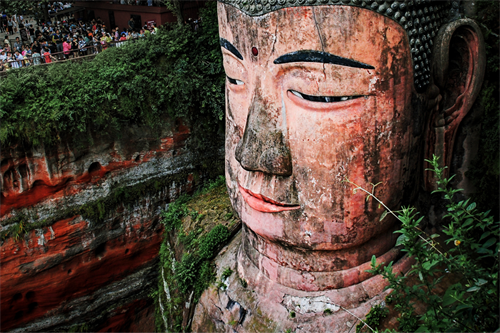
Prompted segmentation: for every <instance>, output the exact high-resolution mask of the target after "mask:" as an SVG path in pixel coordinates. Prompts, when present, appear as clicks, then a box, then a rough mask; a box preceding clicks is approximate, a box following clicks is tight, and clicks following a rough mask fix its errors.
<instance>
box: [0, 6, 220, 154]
mask: <svg viewBox="0 0 500 333" xmlns="http://www.w3.org/2000/svg"><path fill="white" fill-rule="evenodd" d="M200 12H201V16H202V18H203V24H202V25H201V28H200V29H198V30H197V31H193V30H192V29H191V28H190V27H189V26H182V27H179V26H177V25H176V26H172V27H167V28H161V29H160V30H159V32H158V33H157V34H156V35H150V36H149V37H147V38H145V39H143V40H138V41H137V42H136V43H131V44H127V45H124V46H123V47H120V48H109V49H107V50H105V51H103V52H102V53H100V54H99V55H97V56H96V58H95V59H94V60H92V61H87V62H82V63H75V62H66V63H60V64H58V63H56V64H52V65H50V66H33V67H27V68H24V69H19V70H12V71H10V72H9V73H8V74H7V76H6V77H5V78H3V79H2V80H1V81H0V105H1V106H2V107H1V108H0V120H1V122H2V127H1V129H0V142H1V143H2V145H4V146H8V145H14V144H16V143H25V144H33V145H38V144H42V143H45V144H51V143H52V144H55V143H57V142H59V141H60V140H61V138H64V137H72V138H77V137H82V136H84V137H86V138H87V139H89V140H91V133H113V134H114V135H119V133H120V130H121V129H122V128H125V127H127V126H130V125H132V124H137V125H147V126H149V127H151V128H152V129H156V130H157V131H158V133H159V130H160V129H161V126H162V121H160V120H161V119H163V118H165V117H166V116H168V117H171V118H177V117H185V118H187V119H196V120H197V119H198V117H201V116H203V117H204V119H203V121H200V122H197V123H196V124H197V125H198V126H201V127H203V128H204V129H206V130H207V131H208V130H212V131H213V130H214V129H216V130H218V129H219V126H220V123H221V121H220V120H221V119H222V117H223V114H224V79H225V76H224V72H223V68H222V54H221V51H220V46H219V42H218V40H219V37H218V27H217V15H216V8H215V4H214V3H208V4H207V8H206V9H205V10H201V11H200Z"/></svg>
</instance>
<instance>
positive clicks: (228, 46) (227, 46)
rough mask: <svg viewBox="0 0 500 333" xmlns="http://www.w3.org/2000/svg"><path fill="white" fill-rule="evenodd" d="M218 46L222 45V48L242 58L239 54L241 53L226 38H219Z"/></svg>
mask: <svg viewBox="0 0 500 333" xmlns="http://www.w3.org/2000/svg"><path fill="white" fill-rule="evenodd" d="M220 46H222V47H223V48H225V49H226V50H228V51H229V52H231V53H232V54H234V55H235V56H236V58H238V59H241V60H243V56H242V55H241V53H240V52H239V51H238V50H237V49H236V48H235V47H234V45H233V44H231V43H229V41H228V40H226V39H224V38H221V39H220Z"/></svg>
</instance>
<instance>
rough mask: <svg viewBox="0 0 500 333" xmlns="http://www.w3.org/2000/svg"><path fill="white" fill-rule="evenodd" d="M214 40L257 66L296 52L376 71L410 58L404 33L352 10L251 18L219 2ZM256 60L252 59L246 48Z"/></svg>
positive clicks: (299, 10) (298, 10) (289, 11)
mask: <svg viewBox="0 0 500 333" xmlns="http://www.w3.org/2000/svg"><path fill="white" fill-rule="evenodd" d="M219 20H220V24H219V26H220V35H221V38H224V39H226V40H228V41H229V42H231V43H232V44H233V45H234V46H235V47H236V48H237V49H238V51H239V52H240V53H241V54H242V56H243V58H244V60H245V62H246V61H248V60H249V61H252V62H258V63H262V62H263V61H273V60H275V59H276V58H277V57H279V56H281V55H283V54H287V53H290V52H295V51H300V50H317V51H323V52H328V53H331V54H334V55H337V56H340V57H343V58H347V59H352V60H355V61H358V62H362V63H365V64H369V65H373V66H375V67H377V66H376V65H377V64H381V63H384V62H387V60H388V59H387V57H388V56H390V57H394V56H395V55H394V54H395V53H399V56H403V55H405V54H406V56H408V55H409V54H410V48H409V45H408V38H407V35H406V32H405V31H404V29H402V27H401V26H400V25H398V24H397V23H396V22H394V21H393V20H391V19H388V18H386V17H384V16H382V15H380V14H378V13H375V12H373V11H370V10H366V9H363V8H358V7H352V6H314V7H313V6H304V7H291V8H283V9H280V10H277V11H273V12H271V13H268V14H266V15H262V16H258V17H253V16H249V15H247V14H245V13H243V12H242V11H240V10H239V9H237V8H235V7H233V6H230V5H224V4H221V3H219ZM254 47H255V48H257V49H258V52H259V53H258V55H257V56H255V55H253V54H252V48H254Z"/></svg>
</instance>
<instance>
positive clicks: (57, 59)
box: [0, 38, 139, 75]
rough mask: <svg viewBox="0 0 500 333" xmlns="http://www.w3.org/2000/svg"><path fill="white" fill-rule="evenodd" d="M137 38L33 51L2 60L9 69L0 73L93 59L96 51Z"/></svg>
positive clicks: (131, 41) (134, 40)
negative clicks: (56, 50)
mask: <svg viewBox="0 0 500 333" xmlns="http://www.w3.org/2000/svg"><path fill="white" fill-rule="evenodd" d="M137 40H139V38H137V39H128V40H125V41H111V42H109V43H107V42H106V43H104V44H102V43H101V42H99V43H92V45H86V46H85V47H82V48H78V49H71V50H69V51H63V52H55V53H46V52H43V51H42V52H43V53H42V54H39V53H35V54H33V55H31V56H25V57H24V59H21V60H10V61H4V62H3V63H4V65H7V66H9V70H4V71H1V72H0V75H2V74H5V73H7V72H8V71H10V70H12V69H17V68H23V67H29V66H38V65H48V64H52V63H61V62H65V61H80V60H90V59H93V58H94V57H95V56H96V55H97V54H98V53H101V52H102V51H104V50H105V49H108V48H111V47H121V46H123V45H125V44H129V43H134V42H136V41H137Z"/></svg>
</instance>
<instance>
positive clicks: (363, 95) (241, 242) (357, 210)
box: [193, 0, 485, 332]
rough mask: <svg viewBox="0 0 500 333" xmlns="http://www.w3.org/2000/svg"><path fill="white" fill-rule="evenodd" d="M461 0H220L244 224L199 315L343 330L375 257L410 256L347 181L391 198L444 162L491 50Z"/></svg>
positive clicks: (204, 325) (376, 294)
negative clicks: (222, 279)
mask: <svg viewBox="0 0 500 333" xmlns="http://www.w3.org/2000/svg"><path fill="white" fill-rule="evenodd" d="M457 10H458V2H447V1H424V0H421V1H418V0H413V1H373V0H370V1H368V0H367V1H362V0H342V1H340V0H220V2H219V3H218V15H219V32H220V45H221V49H222V53H223V58H224V69H225V72H226V75H227V80H226V179H227V187H228V191H229V195H230V198H231V202H232V205H233V207H234V209H235V210H236V211H237V212H238V214H239V215H240V217H241V219H242V222H243V232H242V235H241V239H238V240H235V241H234V242H233V243H235V242H236V243H237V244H232V245H233V247H234V249H233V252H234V255H231V254H230V253H228V254H224V255H225V256H226V257H227V258H226V259H224V260H225V261H224V260H223V261H224V262H225V263H226V264H227V265H229V266H231V265H232V267H234V269H235V270H236V271H237V274H235V277H233V280H232V281H233V282H234V283H232V284H231V282H228V284H229V285H228V288H227V289H226V290H225V291H222V290H219V291H217V292H216V291H214V290H212V291H206V292H205V294H204V295H203V296H202V298H201V301H200V304H199V305H198V307H197V310H196V313H195V318H194V325H193V329H194V330H195V331H210V330H212V331H221V330H226V331H231V330H235V331H237V332H254V331H255V332H260V331H265V330H269V331H284V330H286V329H291V330H292V331H293V330H297V329H302V330H303V331H309V332H312V331H315V332H319V331H325V332H326V331H329V332H343V331H346V332H347V331H349V330H350V329H351V328H352V325H353V324H354V323H355V322H356V321H357V319H356V317H358V316H363V315H364V314H366V313H367V312H368V310H369V309H370V306H371V305H373V304H374V303H376V302H380V301H381V300H382V299H383V297H384V295H385V293H386V292H384V291H383V287H384V286H385V283H384V281H383V279H382V278H381V277H380V276H372V275H370V274H369V273H367V272H366V270H367V269H369V268H370V258H371V257H372V256H373V255H375V256H376V257H377V260H378V262H385V263H389V262H391V261H392V262H394V263H395V264H394V269H396V270H399V271H400V272H405V271H406V270H407V269H408V267H409V266H410V264H411V262H410V260H409V259H408V258H407V257H404V256H403V254H402V253H400V251H399V249H398V248H396V247H395V242H396V237H397V236H396V235H395V234H394V233H393V232H394V231H395V230H396V229H397V228H398V227H399V225H398V224H397V221H396V219H395V218H393V217H391V216H387V217H384V218H382V215H383V213H384V210H385V209H384V207H382V206H380V205H379V204H378V202H377V201H375V200H373V199H372V198H368V199H367V196H366V193H364V192H362V191H353V187H354V186H353V185H352V184H357V185H356V186H360V187H363V188H365V189H367V190H369V191H370V192H372V193H373V194H374V195H375V196H376V197H377V198H379V199H380V200H382V201H383V202H384V203H385V204H386V205H387V206H388V207H389V208H391V209H393V210H398V209H399V208H400V207H401V205H403V204H412V203H413V202H414V201H415V199H416V196H417V194H418V193H419V191H420V190H421V189H422V188H425V189H427V190H431V189H432V184H433V182H432V175H431V174H429V173H425V172H424V170H425V166H424V159H426V158H430V157H431V156H432V155H433V154H436V155H440V156H441V161H442V163H443V165H446V164H449V163H450V161H451V158H452V152H453V142H454V138H455V134H456V132H457V128H458V126H459V125H460V122H461V121H462V119H463V118H464V116H465V115H466V114H467V112H468V111H469V110H470V108H471V106H472V103H473V102H474V100H475V98H476V97H477V94H478V92H479V89H480V86H481V83H482V79H483V75H484V64H485V60H484V50H483V48H484V46H483V41H482V36H481V33H480V30H479V28H478V26H477V25H476V24H475V23H474V22H473V21H472V20H470V19H460V18H459V17H460V15H459V13H458V12H457ZM230 248H231V246H230ZM229 252H231V251H229ZM224 255H223V256H224ZM236 277H237V278H236ZM237 280H239V281H245V283H243V285H238V283H237V282H236V281H237ZM235 307H236V308H237V309H238V310H237V311H236V310H234V308H235ZM326 309H329V312H332V313H333V314H332V315H331V316H325V315H324V311H325V310H326ZM292 313H293V316H292ZM231 318H232V319H231ZM259 325H260V326H259ZM299 331H300V330H299Z"/></svg>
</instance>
